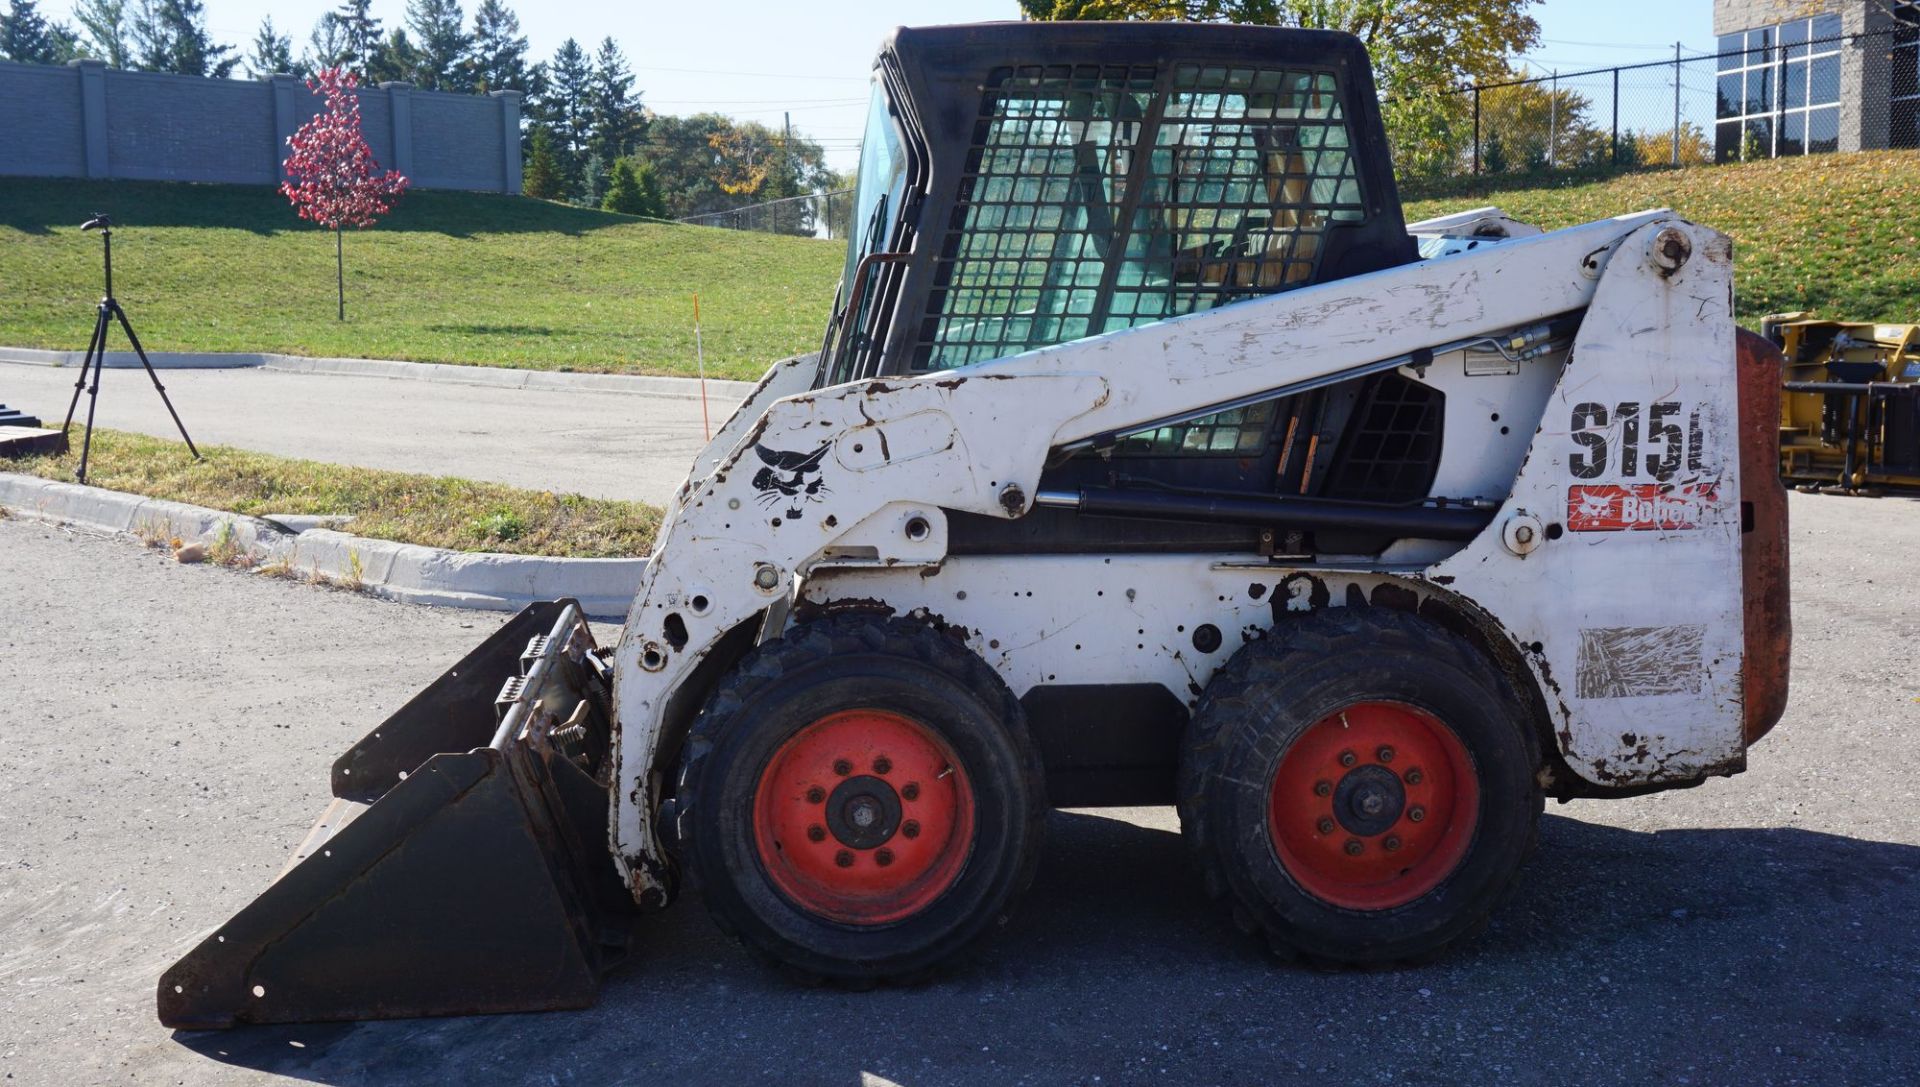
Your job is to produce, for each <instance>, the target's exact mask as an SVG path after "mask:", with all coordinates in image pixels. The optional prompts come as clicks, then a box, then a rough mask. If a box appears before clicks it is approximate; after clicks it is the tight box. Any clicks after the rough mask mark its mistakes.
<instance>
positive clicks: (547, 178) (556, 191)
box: [520, 124, 566, 200]
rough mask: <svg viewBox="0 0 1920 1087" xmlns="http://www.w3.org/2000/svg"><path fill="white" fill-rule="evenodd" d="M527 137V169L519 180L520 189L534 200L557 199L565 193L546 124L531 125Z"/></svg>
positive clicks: (563, 182)
mask: <svg viewBox="0 0 1920 1087" xmlns="http://www.w3.org/2000/svg"><path fill="white" fill-rule="evenodd" d="M528 131H529V133H530V135H529V136H528V137H527V140H528V143H529V145H530V148H529V150H528V152H527V169H526V172H525V174H524V175H523V176H522V177H521V180H520V191H521V192H522V193H524V194H525V195H527V196H531V197H533V198H534V199H536V200H559V199H561V198H562V197H564V196H565V195H566V192H565V188H564V185H565V179H564V178H562V177H561V176H560V164H559V163H558V162H557V161H555V160H554V157H553V137H552V136H550V135H548V134H547V126H545V125H539V124H536V125H531V126H529V128H528Z"/></svg>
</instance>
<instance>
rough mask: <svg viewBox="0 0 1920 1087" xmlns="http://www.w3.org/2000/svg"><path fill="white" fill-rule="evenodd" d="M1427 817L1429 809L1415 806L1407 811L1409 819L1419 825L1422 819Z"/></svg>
mask: <svg viewBox="0 0 1920 1087" xmlns="http://www.w3.org/2000/svg"><path fill="white" fill-rule="evenodd" d="M1426 817H1427V809H1425V808H1423V807H1421V806H1419V805H1418V804H1415V805H1414V806H1413V807H1411V808H1408V809H1407V818H1408V819H1411V820H1413V821H1414V822H1416V823H1418V822H1419V821H1420V820H1422V819H1425V818H1426Z"/></svg>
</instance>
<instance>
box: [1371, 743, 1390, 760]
mask: <svg viewBox="0 0 1920 1087" xmlns="http://www.w3.org/2000/svg"><path fill="white" fill-rule="evenodd" d="M1373 757H1374V758H1376V759H1379V760H1380V761H1381V762H1392V761H1393V748H1391V747H1388V746H1387V745H1385V744H1381V745H1380V750H1378V751H1375V752H1374V753H1373Z"/></svg>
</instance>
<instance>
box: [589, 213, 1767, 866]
mask: <svg viewBox="0 0 1920 1087" xmlns="http://www.w3.org/2000/svg"><path fill="white" fill-rule="evenodd" d="M1495 214H1496V216H1497V213H1495ZM1482 218H1485V217H1484V216H1483V217H1482ZM1443 229H1444V228H1443ZM1414 232H1415V233H1418V232H1419V228H1418V227H1416V228H1415V229H1414ZM1501 233H1502V234H1516V235H1517V234H1521V233H1523V231H1519V230H1513V231H1501ZM1485 241H1486V244H1475V245H1472V246H1468V245H1467V244H1465V243H1464V242H1462V243H1461V244H1459V245H1453V246H1443V247H1440V248H1439V249H1436V250H1435V251H1436V252H1442V253H1444V255H1441V256H1437V257H1434V258H1433V259H1428V260H1423V261H1420V262H1417V263H1414V264H1409V265H1405V266H1402V267H1396V268H1392V269H1388V270H1385V271H1380V272H1375V273H1371V274H1367V275H1361V276H1356V277H1352V278H1347V279H1342V280H1337V281H1334V282H1330V283H1325V284H1322V285H1317V286H1311V287H1306V288H1302V289H1298V290H1294V291H1290V292H1286V293H1282V294H1277V295H1273V296H1269V297H1264V298H1258V299H1254V300H1250V301H1246V302H1241V303H1238V304H1235V305H1232V306H1226V307H1221V308H1218V309H1214V310H1209V311H1206V312H1200V313H1194V314H1191V315H1187V316H1181V317H1176V318H1173V319H1170V320H1166V321H1163V322H1159V323H1156V324H1151V325H1146V326H1143V327H1138V328H1133V329H1129V330H1125V331H1119V332H1113V333H1109V334H1106V335H1102V336H1095V337H1092V338H1088V339H1082V340H1077V341H1073V342H1069V343H1063V344H1059V345H1057V346H1052V347H1047V348H1043V349H1040V350H1035V351H1030V352H1027V353H1024V354H1019V355H1015V356H1011V357H1007V358H1002V359H998V360H994V361H991V362H985V363H978V364H974V365H971V366H967V367H963V368H960V369H956V370H950V371H946V372H942V373H938V374H933V375H929V376H924V377H914V378H888V379H884V380H872V381H859V382H853V383H849V384H845V385H839V386H833V387H828V388H822V389H818V390H808V388H807V386H808V385H809V384H810V382H811V381H812V379H813V377H814V368H813V366H812V365H811V363H810V362H809V361H808V360H793V361H790V362H788V363H785V364H782V365H781V366H778V367H776V368H775V369H774V370H773V371H771V372H770V373H769V374H768V376H767V378H766V379H765V380H764V381H763V383H762V385H761V387H760V388H759V390H758V391H757V392H756V393H755V394H754V395H753V396H752V397H751V398H750V399H749V400H748V401H747V402H746V403H745V404H744V405H743V406H742V407H741V408H740V410H739V411H738V412H737V413H736V414H735V416H734V417H733V418H732V420H731V421H729V422H728V424H727V425H726V426H725V427H724V428H723V429H722V431H721V432H720V434H719V435H718V436H717V437H716V438H715V439H714V441H713V443H712V444H711V445H710V446H709V447H708V449H707V450H706V451H705V452H703V453H702V454H701V456H700V458H699V460H698V461H697V463H696V465H695V468H694V474H693V475H692V476H691V477H690V478H689V479H688V481H687V483H686V484H685V485H684V486H683V487H682V489H681V491H680V493H679V494H678V495H677V496H676V499H675V500H674V502H673V503H672V506H671V508H670V509H669V510H668V511H667V516H666V519H665V521H664V523H663V525H662V527H661V530H660V534H659V537H658V543H657V545H656V547H655V550H654V552H653V555H652V558H651V561H650V562H649V563H648V564H647V568H646V572H645V575H644V577H643V579H642V583H641V585H640V587H639V592H638V593H637V595H636V596H635V599H634V603H633V607H632V610H631V612H630V613H629V615H628V618H627V623H626V627H625V630H624V632H623V633H622V636H621V640H620V644H619V647H618V649H617V651H616V653H617V655H616V657H615V662H614V663H615V669H614V672H615V677H616V683H615V716H616V718H617V722H616V731H615V751H616V758H615V763H614V775H615V781H614V789H613V795H614V798H615V802H614V806H613V811H612V837H613V846H614V855H615V858H616V862H617V864H618V865H619V866H620V869H621V872H622V874H623V875H624V876H625V877H626V878H627V880H628V883H629V885H630V887H631V888H632V890H633V891H634V893H635V895H636V897H637V898H640V899H642V900H643V901H644V900H647V899H649V898H654V899H657V898H659V897H661V896H664V895H665V894H667V893H669V887H668V886H667V884H666V878H667V877H666V873H667V872H668V871H669V866H668V863H667V859H666V854H665V852H664V850H663V847H662V842H661V835H662V828H661V827H660V826H658V825H656V811H657V809H658V803H659V799H660V797H661V795H662V789H663V784H664V779H665V775H667V774H669V773H671V767H670V766H667V765H663V763H662V752H663V750H665V749H668V748H669V747H670V745H672V744H675V743H677V739H678V736H679V735H681V734H683V733H684V731H685V729H686V727H687V723H688V721H689V720H690V717H691V715H692V714H694V713H695V712H697V710H698V698H699V692H700V691H702V690H704V689H705V688H704V686H703V685H702V684H701V683H699V682H696V678H697V673H698V672H699V670H700V669H701V667H702V664H703V662H705V661H707V659H708V658H709V657H710V656H711V655H713V654H715V653H716V651H717V650H718V649H719V647H721V646H722V645H723V644H730V645H737V644H739V643H740V642H741V641H747V640H748V639H752V640H758V639H764V638H766V637H771V636H774V635H777V634H779V633H780V631H781V630H782V629H784V628H785V627H786V626H787V625H788V624H789V623H791V622H792V621H793V619H792V617H793V615H794V614H795V613H806V612H809V611H810V610H811V611H814V612H817V611H820V610H832V609H833V608H834V606H835V605H836V604H837V603H843V602H853V603H854V604H856V605H857V606H858V607H861V608H874V609H880V610H885V611H891V612H893V613H895V614H900V615H908V614H915V615H918V616H920V617H922V618H924V619H926V620H928V621H931V622H934V623H936V624H938V625H941V626H942V627H943V628H945V629H947V630H949V631H950V632H952V633H954V634H955V635H956V636H958V637H962V638H964V640H965V644H966V645H967V646H968V647H969V648H970V649H972V650H973V651H974V652H975V653H977V654H978V655H979V656H980V657H981V658H982V659H983V660H985V661H986V662H988V664H990V665H991V666H992V667H993V669H994V670H995V671H997V672H998V673H999V674H1000V676H1001V677H1002V678H1003V679H1004V681H1005V682H1006V683H1007V685H1008V686H1009V687H1010V688H1011V690H1012V692H1013V693H1014V694H1015V695H1016V696H1019V695H1022V694H1024V693H1025V692H1027V691H1028V690H1030V689H1031V688H1033V687H1035V686H1036V685H1038V684H1042V683H1049V684H1085V685H1112V684H1119V683H1130V684H1137V683H1142V682H1151V683H1156V684H1159V685H1161V686H1164V687H1165V688H1166V690H1168V691H1169V692H1172V693H1173V695H1175V696H1177V697H1178V698H1180V699H1182V700H1185V701H1186V702H1188V703H1189V704H1190V705H1191V704H1192V703H1193V702H1195V701H1196V700H1197V699H1198V697H1199V695H1200V692H1201V691H1202V690H1203V689H1204V688H1205V687H1206V684H1207V682H1208V679H1209V677H1210V676H1211V675H1212V674H1213V672H1214V671H1215V670H1216V669H1217V668H1218V667H1220V666H1221V665H1222V664H1223V663H1225V661H1226V660H1227V659H1228V658H1229V657H1230V656H1231V655H1232V654H1233V653H1234V651H1235V650H1237V649H1238V648H1240V646H1241V645H1242V644H1244V643H1245V642H1246V641H1247V640H1250V639H1257V638H1260V637H1261V636H1262V635H1263V634H1264V632H1266V631H1267V630H1268V629H1269V628H1270V627H1272V626H1273V625H1274V623H1275V622H1276V621H1277V619H1279V618H1280V617H1281V616H1283V615H1284V614H1286V613H1288V612H1292V611H1301V610H1311V609H1315V608H1328V607H1332V608H1337V607H1342V606H1346V605H1348V604H1349V603H1359V602H1371V603H1376V604H1377V603H1381V602H1383V600H1385V599H1390V600H1391V601H1392V602H1393V603H1394V604H1395V606H1400V607H1409V608H1419V607H1421V606H1422V605H1423V604H1424V602H1426V601H1429V600H1431V601H1436V602H1437V604H1438V606H1441V607H1444V608H1445V609H1446V610H1447V611H1448V612H1449V613H1450V614H1454V615H1461V616H1469V617H1472V618H1473V621H1474V622H1475V623H1476V625H1478V626H1479V627H1480V628H1481V629H1482V631H1483V632H1486V633H1488V635H1489V636H1490V637H1493V638H1496V639H1497V640H1498V641H1499V642H1501V643H1504V645H1503V647H1502V651H1503V652H1504V653H1506V654H1510V655H1511V659H1513V660H1516V661H1523V662H1524V668H1523V669H1510V670H1509V675H1508V678H1509V679H1510V680H1511V681H1512V682H1514V683H1516V684H1526V685H1531V686H1532V687H1533V688H1534V689H1533V690H1530V691H1527V692H1526V694H1527V696H1528V697H1529V699H1531V700H1532V701H1534V702H1536V703H1537V704H1538V705H1540V706H1542V707H1544V711H1545V713H1546V715H1547V719H1548V720H1549V722H1550V725H1551V732H1552V734H1553V736H1554V737H1556V738H1557V744H1556V745H1555V746H1557V748H1558V753H1559V756H1560V759H1561V761H1562V762H1563V763H1564V766H1565V767H1566V768H1568V769H1570V770H1571V772H1572V773H1573V774H1575V775H1578V777H1580V778H1582V779H1585V781H1587V782H1589V783H1592V784H1594V785H1599V786H1606V787H1614V788H1628V787H1635V786H1646V785H1657V784H1660V783H1662V782H1680V781H1691V780H1697V779H1699V778H1701V777H1703V776H1706V775H1710V774H1714V773H1727V772H1732V771H1734V770H1737V769H1739V768H1740V767H1741V765H1742V763H1743V752H1744V746H1743V737H1742V721H1743V695H1744V691H1743V663H1744V656H1745V649H1744V643H1743V641H1742V588H1741V547H1742V537H1741V512H1740V500H1739V496H1740V494H1741V480H1740V478H1739V468H1740V464H1739V460H1740V458H1739V456H1738V449H1737V448H1736V437H1735V436H1736V434H1737V427H1736V423H1735V421H1736V417H1737V413H1738V403H1737V399H1736V395H1737V390H1736V382H1735V375H1736V370H1735V366H1734V352H1735V345H1734V335H1735V326H1734V322H1733V315H1732V252H1731V243H1730V241H1729V239H1728V238H1727V237H1726V236H1724V235H1722V234H1719V233H1717V232H1715V231H1712V230H1710V229H1707V228H1704V227H1700V226H1697V225H1694V224H1691V223H1688V222H1685V221H1683V220H1681V219H1679V218H1677V217H1676V216H1674V215H1672V214H1671V213H1668V212H1664V211H1652V212H1643V213H1640V214H1637V215H1629V216H1622V217H1619V218H1615V219H1609V220H1602V221H1598V222H1593V223H1588V224H1586V225H1583V226H1577V227H1572V228H1569V229H1565V230H1558V231H1553V232H1550V233H1545V234H1538V235H1535V236H1514V237H1500V238H1498V239H1497V244H1494V239H1485ZM1581 311H1584V317H1583V318H1582V319H1581V320H1580V322H1579V326H1578V332H1577V335H1576V336H1575V337H1574V338H1573V340H1572V342H1571V344H1568V343H1565V342H1547V341H1544V340H1543V338H1541V337H1539V336H1535V337H1534V338H1533V339H1531V340H1528V339H1525V338H1524V337H1523V332H1522V330H1527V329H1535V328H1538V327H1540V326H1541V325H1542V323H1543V322H1547V321H1549V320H1551V319H1553V318H1556V317H1561V316H1563V315H1567V314H1574V313H1579V312H1581ZM1488 341H1499V342H1500V343H1501V344H1503V345H1506V346H1507V350H1505V351H1501V350H1499V349H1497V348H1496V347H1495V346H1494V345H1493V344H1492V343H1491V342H1488ZM1515 345H1518V348H1516V346H1515ZM1429 352H1431V353H1430V354H1429ZM1396 365H1397V366H1398V367H1399V369H1400V371H1401V373H1402V374H1403V375H1404V376H1406V377H1408V378H1410V379H1412V380H1415V381H1421V382H1425V383H1428V384H1430V385H1433V386H1436V387H1438V388H1440V389H1441V390H1443V391H1444V392H1445V394H1446V396H1445V404H1446V418H1445V428H1444V433H1445V448H1444V454H1443V456H1442V459H1441V462H1440V466H1439V474H1438V478H1437V479H1436V480H1435V483H1434V487H1433V490H1432V493H1434V494H1437V495H1450V496H1459V497H1460V498H1462V499H1469V500H1477V504H1479V505H1480V506H1481V507H1483V508H1490V509H1491V510H1492V519H1491V521H1490V523H1488V524H1487V526H1486V528H1485V529H1484V530H1483V531H1480V532H1479V534H1478V535H1477V536H1475V537H1474V538H1472V539H1471V540H1468V541H1466V542H1465V543H1464V544H1462V543H1460V542H1458V541H1444V540H1422V539H1403V540H1401V541H1400V542H1398V543H1396V544H1394V545H1393V546H1392V547H1390V548H1388V549H1387V550H1386V551H1385V552H1384V553H1381V554H1379V555H1377V556H1355V557H1353V558H1352V559H1351V560H1347V559H1342V558H1340V557H1339V556H1328V555H1320V556H1317V557H1316V558H1315V559H1314V560H1312V561H1293V562H1290V561H1288V560H1287V559H1286V558H1285V557H1284V556H1277V557H1275V558H1273V559H1271V560H1267V559H1262V558H1259V557H1257V556H1231V557H1223V556H1221V555H1217V554H1192V555H1182V554H1160V555H1139V554H1112V555H1088V554H1071V555H1059V554H1046V555H997V556H985V555H967V556H950V555H949V553H948V547H947V531H946V526H947V518H946V515H945V513H943V511H947V510H954V511H964V512H967V513H974V514H983V515H988V516H992V517H998V518H1008V519H1013V518H1019V517H1021V516H1023V515H1026V514H1027V513H1028V512H1029V511H1030V510H1031V509H1032V508H1033V507H1034V504H1035V502H1036V499H1041V500H1044V501H1053V502H1063V501H1066V500H1067V499H1065V498H1062V497H1061V496H1057V495H1048V496H1042V495H1040V494H1039V484H1040V478H1041V473H1042V470H1043V468H1044V467H1045V466H1046V465H1047V463H1048V460H1049V457H1050V455H1052V454H1054V453H1055V452H1056V451H1060V450H1062V449H1064V448H1067V447H1075V446H1076V444H1078V445H1079V446H1082V447H1084V445H1085V444H1086V443H1088V442H1090V441H1091V442H1094V443H1096V444H1097V442H1098V441H1099V440H1100V439H1102V438H1103V436H1110V435H1115V434H1125V433H1127V432H1130V431H1138V430H1141V429H1145V428H1147V427H1150V426H1153V425H1157V424H1158V423H1159V422H1163V421H1166V420H1168V419H1171V418H1176V417H1181V416H1192V415H1195V414H1197V413H1200V412H1203V411H1206V410H1211V409H1214V408H1217V407H1221V406H1227V405H1232V404H1236V403H1245V402H1248V401H1250V400H1252V399H1255V398H1259V397H1262V396H1271V395H1278V394H1279V393H1280V392H1285V391H1298V390H1300V389H1302V388H1307V387H1313V386H1314V385H1317V384H1322V383H1325V382H1327V381H1329V380H1337V379H1341V378H1345V377H1350V376H1353V375H1354V374H1355V373H1356V372H1363V371H1364V370H1365V369H1366V368H1368V367H1374V368H1379V367H1382V366H1396ZM1203 626H1208V627H1211V628H1213V629H1214V630H1215V631H1216V632H1218V633H1219V634H1220V635H1221V637H1219V638H1218V639H1214V638H1212V637H1210V636H1209V637H1204V638H1200V639H1196V637H1195V634H1196V631H1198V629H1199V628H1200V627H1203ZM736 630H743V631H746V632H747V633H744V634H738V635H736V636H735V640H734V641H732V642H728V641H727V636H728V635H729V633H730V632H734V631H736ZM747 644H750V641H747ZM1203 647H1204V648H1203Z"/></svg>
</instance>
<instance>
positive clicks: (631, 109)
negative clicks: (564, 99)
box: [587, 38, 640, 163]
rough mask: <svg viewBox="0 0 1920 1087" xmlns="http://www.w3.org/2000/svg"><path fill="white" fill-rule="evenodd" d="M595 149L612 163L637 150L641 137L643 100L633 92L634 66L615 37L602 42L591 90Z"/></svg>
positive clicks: (590, 115)
mask: <svg viewBox="0 0 1920 1087" xmlns="http://www.w3.org/2000/svg"><path fill="white" fill-rule="evenodd" d="M587 114H588V121H589V123H590V124H591V125H592V129H593V135H592V149H593V151H594V152H595V153H596V154H598V155H599V156H600V157H601V158H602V159H604V160H605V161H607V162H609V163H611V162H613V161H614V160H616V159H619V158H620V157H621V156H623V155H625V154H626V153H627V152H628V151H631V150H633V143H634V140H635V139H637V138H638V137H639V128H640V103H639V100H638V98H637V96H635V95H634V93H633V70H632V69H631V68H629V67H628V66H627V57H626V54H624V53H622V52H621V51H620V47H619V46H618V45H616V44H615V43H614V40H613V39H612V38H604V39H602V40H601V42H600V50H599V52H598V53H596V54H595V55H594V58H593V75H592V76H591V78H590V79H589V81H588V90H587Z"/></svg>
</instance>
